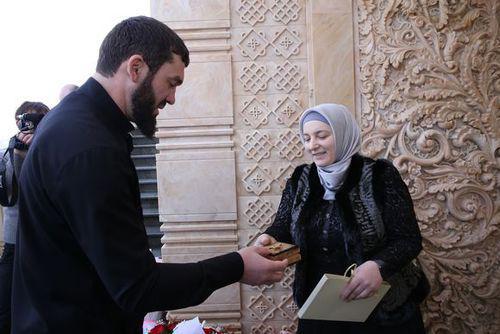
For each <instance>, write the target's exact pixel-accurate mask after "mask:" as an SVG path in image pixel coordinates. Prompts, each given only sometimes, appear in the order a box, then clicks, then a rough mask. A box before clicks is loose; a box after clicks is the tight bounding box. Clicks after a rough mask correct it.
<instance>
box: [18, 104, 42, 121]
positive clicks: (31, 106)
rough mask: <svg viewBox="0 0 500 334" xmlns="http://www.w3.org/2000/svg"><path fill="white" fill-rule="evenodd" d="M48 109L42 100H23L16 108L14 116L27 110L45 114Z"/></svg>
mask: <svg viewBox="0 0 500 334" xmlns="http://www.w3.org/2000/svg"><path fill="white" fill-rule="evenodd" d="M49 111H50V109H49V107H47V106H46V105H45V104H43V103H42V102H30V101H25V102H23V103H22V104H21V105H20V106H19V108H17V110H16V118H17V116H19V115H22V114H25V113H27V112H32V113H35V114H44V115H45V114H46V113H48V112H49Z"/></svg>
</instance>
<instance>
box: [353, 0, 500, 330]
mask: <svg viewBox="0 0 500 334" xmlns="http://www.w3.org/2000/svg"><path fill="white" fill-rule="evenodd" d="M357 7H358V8H357V16H356V17H357V20H358V22H357V24H358V26H357V28H358V31H357V36H358V39H359V45H358V46H359V66H360V68H359V78H358V80H357V83H358V85H359V91H360V92H361V94H360V108H359V109H360V113H359V115H358V119H359V120H360V123H361V126H362V130H363V135H364V140H363V145H362V149H363V152H364V153H365V154H367V155H369V156H372V157H388V158H390V159H391V160H393V161H394V164H395V166H396V167H397V168H398V169H399V170H400V172H401V173H402V175H403V178H404V180H405V182H406V183H407V184H408V187H409V189H410V192H411V195H412V197H413V200H414V204H415V211H416V214H417V217H418V220H419V224H420V227H421V230H422V235H423V237H424V251H423V252H422V254H421V256H420V257H419V260H420V263H421V265H422V266H423V268H424V270H425V272H426V273H427V275H428V277H429V279H430V281H431V284H432V292H431V295H430V296H429V297H428V298H427V300H426V302H425V304H424V306H423V311H424V318H425V321H426V327H427V329H428V331H429V333H498V332H500V317H499V312H500V257H499V254H500V234H499V233H498V228H499V225H500V210H499V209H500V186H499V184H498V182H499V180H500V178H499V169H500V132H499V126H500V118H499V117H500V113H499V109H500V98H499V96H500V71H499V69H500V52H499V50H500V40H499V21H500V20H499V17H500V14H499V10H500V4H499V3H498V1H497V0H484V1H465V0H462V1H445V0H439V1H438V0H429V1H411V0H399V1H388V2H386V1H377V0H358V1H357Z"/></svg>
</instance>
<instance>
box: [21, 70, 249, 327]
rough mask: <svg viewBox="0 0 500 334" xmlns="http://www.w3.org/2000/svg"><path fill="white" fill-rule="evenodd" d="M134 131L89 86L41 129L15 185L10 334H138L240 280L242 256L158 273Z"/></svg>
mask: <svg viewBox="0 0 500 334" xmlns="http://www.w3.org/2000/svg"><path fill="white" fill-rule="evenodd" d="M132 129H133V127H132V125H131V124H130V123H129V121H128V120H127V118H126V117H125V116H124V114H123V113H122V111H121V110H120V109H119V107H118V106H117V105H116V104H115V103H114V101H113V100H112V99H111V97H110V96H109V95H108V94H107V92H106V91H105V90H104V88H103V87H102V86H101V85H100V84H99V83H98V82H97V81H96V80H94V79H92V78H90V79H89V80H88V81H87V82H86V83H85V84H84V85H83V86H82V87H81V88H80V89H79V90H77V91H76V92H74V93H72V94H70V95H69V96H68V97H66V98H65V99H64V100H63V101H62V102H61V103H60V104H59V105H58V106H56V107H55V108H54V109H53V110H52V111H51V112H49V114H48V115H47V116H46V117H45V118H44V120H43V121H42V122H41V124H40V125H39V126H38V129H37V133H36V136H35V140H34V141H33V143H32V145H31V148H30V150H29V152H28V155H27V157H26V160H25V162H24V166H23V170H22V173H21V177H20V188H21V190H20V199H19V211H20V218H19V219H20V220H19V222H20V223H19V230H18V237H17V250H16V259H15V269H14V282H13V297H12V298H13V299H12V312H13V333H14V334H17V333H30V334H33V333H141V332H142V329H141V325H142V320H143V317H144V315H145V313H146V312H149V311H153V310H166V309H177V308H182V307H187V306H191V305H196V304H199V303H201V302H202V301H204V300H205V299H206V298H207V297H208V296H209V295H210V294H211V293H212V292H213V291H214V290H216V289H218V288H221V287H223V286H225V285H228V284H230V283H233V282H236V281H238V280H239V279H240V278H241V276H242V274H243V262H242V259H241V257H240V256H239V254H237V253H230V254H227V255H223V256H219V257H216V258H213V259H208V260H204V261H200V262H198V263H189V264H157V263H156V262H155V259H154V257H153V255H152V254H151V252H150V251H149V248H148V242H147V236H146V232H145V228H144V225H143V216H142V208H141V204H140V194H139V186H138V180H137V175H136V172H135V168H134V165H133V163H132V160H131V158H130V151H131V148H132V146H131V138H130V135H129V134H128V133H129V132H130V131H131V130H132Z"/></svg>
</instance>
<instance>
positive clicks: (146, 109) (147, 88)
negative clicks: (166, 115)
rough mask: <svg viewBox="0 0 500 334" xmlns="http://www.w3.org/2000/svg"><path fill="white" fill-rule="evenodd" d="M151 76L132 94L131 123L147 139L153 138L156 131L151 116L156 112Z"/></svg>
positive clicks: (153, 119)
mask: <svg viewBox="0 0 500 334" xmlns="http://www.w3.org/2000/svg"><path fill="white" fill-rule="evenodd" d="M153 77H154V76H153V75H152V74H151V73H150V74H148V76H147V77H146V78H145V79H144V81H143V82H142V84H141V85H140V86H139V87H138V88H137V89H136V90H135V92H134V93H133V94H132V117H133V118H134V119H133V121H134V122H135V124H136V125H137V127H138V128H139V130H141V132H142V133H143V134H144V135H145V136H146V137H148V138H150V139H151V138H153V135H154V134H155V131H156V117H155V116H154V115H153V113H154V111H155V110H156V105H155V96H154V93H153V87H152V86H151V82H152V81H153Z"/></svg>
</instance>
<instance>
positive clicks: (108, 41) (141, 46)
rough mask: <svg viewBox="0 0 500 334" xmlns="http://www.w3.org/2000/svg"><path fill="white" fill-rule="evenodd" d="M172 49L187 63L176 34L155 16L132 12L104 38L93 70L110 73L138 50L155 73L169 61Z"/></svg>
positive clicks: (113, 72)
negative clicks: (154, 17) (132, 15)
mask: <svg viewBox="0 0 500 334" xmlns="http://www.w3.org/2000/svg"><path fill="white" fill-rule="evenodd" d="M172 53H175V54H177V55H179V56H180V57H181V59H182V62H183V63H184V65H186V66H188V65H189V51H188V49H187V47H186V45H185V44H184V42H183V41H182V39H181V38H180V37H179V35H177V34H176V33H175V32H174V31H173V30H172V29H170V28H169V27H167V26H166V25H165V24H163V23H161V22H160V21H158V20H156V19H153V18H151V17H146V16H135V17H131V18H128V19H126V20H123V21H122V22H120V23H118V24H117V25H116V26H115V27H114V28H113V29H112V30H111V31H110V32H109V33H108V35H107V36H106V37H105V38H104V41H103V42H102V44H101V48H100V49H99V59H98V61H97V67H96V70H97V72H98V73H99V74H101V75H103V76H105V77H111V76H113V75H114V74H115V73H116V71H117V70H118V68H119V67H120V65H121V64H122V63H123V62H124V61H125V60H127V59H128V58H130V57H131V56H133V55H135V54H138V55H141V56H142V57H143V58H144V61H145V62H146V64H147V65H148V67H149V70H150V71H151V73H152V74H155V73H156V71H158V69H159V68H160V67H161V66H162V65H163V64H164V63H165V62H170V61H172V58H173V55H172Z"/></svg>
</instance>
